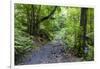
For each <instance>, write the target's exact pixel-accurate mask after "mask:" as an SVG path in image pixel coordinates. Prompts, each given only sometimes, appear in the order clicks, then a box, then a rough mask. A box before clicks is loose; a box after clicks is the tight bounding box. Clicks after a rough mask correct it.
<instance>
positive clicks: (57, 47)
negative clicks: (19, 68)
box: [22, 39, 81, 65]
mask: <svg viewBox="0 0 100 69" xmlns="http://www.w3.org/2000/svg"><path fill="white" fill-rule="evenodd" d="M75 61H81V59H80V58H77V57H75V56H71V54H70V53H65V50H64V43H63V42H62V40H59V39H58V40H56V41H51V42H49V43H47V44H46V45H44V46H41V48H40V49H38V50H36V51H33V52H32V53H31V54H30V56H27V58H26V59H25V60H24V62H23V63H22V64H25V65H26V64H46V63H61V62H75Z"/></svg>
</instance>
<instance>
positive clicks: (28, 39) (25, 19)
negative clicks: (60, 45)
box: [14, 4, 94, 63]
mask: <svg viewBox="0 0 100 69" xmlns="http://www.w3.org/2000/svg"><path fill="white" fill-rule="evenodd" d="M14 17H15V61H16V60H17V59H18V58H20V57H23V56H24V55H25V54H26V53H28V52H29V51H31V50H33V49H35V48H37V47H38V46H39V45H38V44H36V42H38V43H39V44H40V45H43V44H46V43H47V42H48V41H52V40H56V39H61V40H62V41H63V42H64V43H65V44H66V47H65V49H66V50H67V49H70V52H72V54H73V55H76V56H79V57H83V58H84V60H93V59H94V9H93V8H80V7H65V6H63V7H60V6H47V5H32V4H15V16H14ZM19 61H20V60H19ZM19 61H18V62H19ZM16 63H17V61H16Z"/></svg>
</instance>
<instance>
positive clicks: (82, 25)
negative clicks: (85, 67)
mask: <svg viewBox="0 0 100 69" xmlns="http://www.w3.org/2000/svg"><path fill="white" fill-rule="evenodd" d="M87 10H88V8H81V17H80V28H81V32H80V33H81V37H80V38H81V47H82V49H81V50H82V53H83V54H82V56H83V57H84V58H85V54H86V53H87V52H88V47H87V45H86V32H87Z"/></svg>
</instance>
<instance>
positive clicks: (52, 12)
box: [40, 6, 57, 22]
mask: <svg viewBox="0 0 100 69" xmlns="http://www.w3.org/2000/svg"><path fill="white" fill-rule="evenodd" d="M56 8H57V6H55V7H54V9H53V10H52V11H51V13H50V14H49V15H48V16H46V17H43V18H42V19H41V21H40V22H43V21H44V20H47V19H49V18H50V17H51V16H52V15H53V14H54V12H55V11H56Z"/></svg>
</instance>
